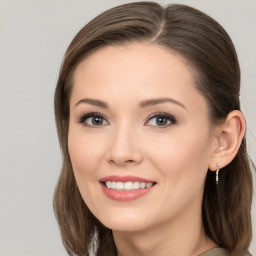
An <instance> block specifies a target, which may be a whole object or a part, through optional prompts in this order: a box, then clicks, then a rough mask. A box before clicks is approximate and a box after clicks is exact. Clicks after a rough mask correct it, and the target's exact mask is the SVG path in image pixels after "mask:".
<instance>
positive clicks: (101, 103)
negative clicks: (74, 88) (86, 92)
mask: <svg viewBox="0 0 256 256" xmlns="http://www.w3.org/2000/svg"><path fill="white" fill-rule="evenodd" d="M81 103H88V104H90V105H93V106H97V107H101V108H108V104H107V103H105V102H104V101H101V100H96V99H88V98H86V99H81V100H79V101H78V102H77V103H76V105H75V107H76V106H78V105H79V104H81Z"/></svg>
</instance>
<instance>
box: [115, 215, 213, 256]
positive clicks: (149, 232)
mask: <svg viewBox="0 0 256 256" xmlns="http://www.w3.org/2000/svg"><path fill="white" fill-rule="evenodd" d="M190 214H192V215H190ZM188 216H190V217H189V218H188ZM191 216H193V217H194V216H195V213H194V212H193V213H192V212H191V213H190V212H189V211H187V212H186V214H183V216H179V218H178V219H175V220H172V221H170V222H168V224H167V223H166V222H164V223H162V224H158V225H155V226H154V227H151V228H149V229H145V230H140V231H132V232H125V231H113V236H114V240H115V244H116V247H117V252H118V256H129V255H138V256H142V255H147V256H151V255H158V256H161V255H179V256H188V255H189V256H195V255H199V254H201V253H203V252H205V251H207V250H209V249H211V248H214V247H216V244H215V243H214V242H213V241H212V240H210V239H209V238H208V237H207V236H206V234H205V232H204V228H203V224H202V219H201V211H199V214H198V217H197V218H191Z"/></svg>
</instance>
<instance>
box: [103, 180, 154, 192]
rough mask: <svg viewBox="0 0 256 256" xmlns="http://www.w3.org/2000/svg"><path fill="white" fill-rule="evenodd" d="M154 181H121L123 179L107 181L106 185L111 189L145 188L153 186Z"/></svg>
mask: <svg viewBox="0 0 256 256" xmlns="http://www.w3.org/2000/svg"><path fill="white" fill-rule="evenodd" d="M153 184H154V183H153V182H150V183H146V182H139V181H135V182H132V181H128V182H121V181H118V182H116V181H107V182H105V186H106V187H107V188H110V189H115V190H135V189H144V188H150V187H152V186H153Z"/></svg>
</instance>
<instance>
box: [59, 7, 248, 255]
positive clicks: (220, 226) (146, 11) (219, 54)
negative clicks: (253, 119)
mask: <svg viewBox="0 0 256 256" xmlns="http://www.w3.org/2000/svg"><path fill="white" fill-rule="evenodd" d="M143 41H147V42H151V43H153V44H156V45H161V46H164V47H166V48H167V49H169V50H171V51H174V52H177V53H178V54H180V55H182V56H183V57H184V58H185V59H186V60H187V61H188V62H189V63H190V66H191V68H192V69H193V70H194V77H195V82H196V87H197V89H198V91H199V92H200V93H201V94H202V95H203V96H204V97H205V99H206V100H207V102H208V108H209V119H210V122H211V124H212V125H217V124H218V123H219V122H221V121H222V120H223V119H224V118H225V117H226V116H227V114H228V113H229V112H230V111H232V110H240V102H239V91H240V68H239V63H238V59H237V54H236V51H235V48H234V45H233V43H232V41H231V39H230V37H229V35H228V34H227V32H226V31H225V30H224V29H223V28H222V27H221V26H220V25H219V24H218V23H217V22H216V21H215V20H214V19H212V18H210V17H209V16H207V15H206V14H204V13H202V12H200V11H198V10H196V9H193V8H191V7H188V6H185V5H178V4H171V5H168V6H167V7H165V8H164V7H162V6H161V5H159V4H157V3H154V2H137V3H129V4H124V5H121V6H118V7H115V8H112V9H110V10H108V11H106V12H104V13H102V14H100V15H99V16H98V17H96V18H95V19H93V20H92V21H91V22H89V23H88V24H87V25H86V26H84V27H83V28H82V29H81V30H80V31H79V33H78V34H77V35H76V36H75V38H74V39H73V41H72V42H71V44H70V45H69V47H68V49H67V51H66V54H65V58H64V61H63V64H62V67H61V70H60V74H59V79H58V83H57V87H56V92H55V116H56V124H57V130H58V135H59V141H60V145H61V148H62V153H63V166H62V171H61V174H60V178H59V181H58V184H57V187H56V190H55V195H54V210H55V214H56V217H57V221H58V223H59V227H60V231H61V236H62V240H63V243H64V246H65V248H66V250H67V251H68V253H69V255H79V256H82V255H89V250H90V248H92V247H94V248H95V249H96V251H97V255H116V254H117V252H116V247H115V244H114V241H113V236H112V231H111V230H110V229H108V228H106V227H104V226H103V225H102V224H101V223H100V222H99V221H98V220H97V219H96V218H95V217H94V216H93V215H92V213H91V212H90V210H89V209H88V207H87V206H86V204H85V203H84V201H83V199H82V197H81V195H80V193H79V190H78V189H77V187H76V182H75V178H74V174H73V170H72V165H71V161H70V157H69V152H68V146H67V136H68V127H69V98H70V93H71V90H72V82H73V74H74V70H75V69H76V67H77V66H78V64H79V63H80V62H81V61H82V60H83V59H84V58H86V56H88V55H89V54H90V53H92V52H93V51H96V50H97V49H99V48H101V47H104V46H106V45H111V44H115V45H116V44H125V43H129V42H143ZM220 180H221V182H220V183H219V184H218V186H216V184H215V179H214V173H212V172H210V171H208V173H207V176H206V181H205V189H204V197H203V203H202V219H203V224H204V228H205V231H206V233H207V235H208V236H209V237H210V238H211V239H212V240H213V241H214V242H216V243H217V244H218V245H219V246H220V247H223V248H225V249H226V250H228V251H229V252H230V254H231V255H234V256H236V255H241V254H242V253H243V252H245V251H247V250H248V247H249V245H250V241H251V238H252V226H251V215H250V210H251V202H252V190H253V184H252V172H251V168H250V160H249V157H248V155H247V150H246V140H245V138H244V139H243V141H242V144H241V147H240V149H239V152H238V154H237V155H236V157H235V159H234V160H233V161H232V162H231V163H230V164H229V165H228V166H226V167H224V168H223V169H222V171H221V172H220Z"/></svg>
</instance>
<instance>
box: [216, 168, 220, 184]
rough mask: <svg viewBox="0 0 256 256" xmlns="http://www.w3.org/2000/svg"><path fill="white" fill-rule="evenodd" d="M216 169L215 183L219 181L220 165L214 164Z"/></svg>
mask: <svg viewBox="0 0 256 256" xmlns="http://www.w3.org/2000/svg"><path fill="white" fill-rule="evenodd" d="M216 167H217V170H216V184H218V183H219V171H220V166H219V165H218V164H216Z"/></svg>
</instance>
